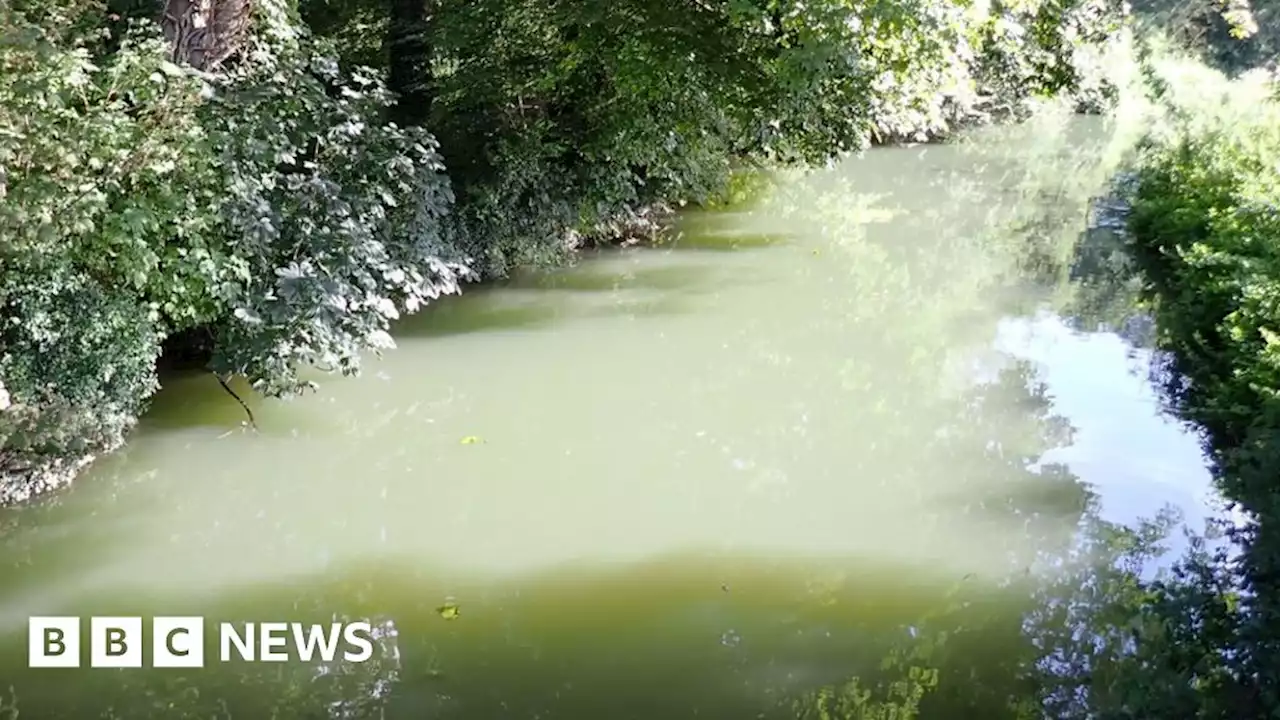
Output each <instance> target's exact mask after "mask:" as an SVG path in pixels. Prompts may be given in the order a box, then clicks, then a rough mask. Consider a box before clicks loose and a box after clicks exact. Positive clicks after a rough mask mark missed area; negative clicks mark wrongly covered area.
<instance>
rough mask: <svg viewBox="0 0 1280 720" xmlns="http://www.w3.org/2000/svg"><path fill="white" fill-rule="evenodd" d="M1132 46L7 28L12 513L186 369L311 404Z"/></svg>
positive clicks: (1018, 24)
mask: <svg viewBox="0 0 1280 720" xmlns="http://www.w3.org/2000/svg"><path fill="white" fill-rule="evenodd" d="M1121 19H1122V11H1121V8H1120V7H1119V4H1118V3H1105V2H1102V0H1079V1H1076V2H1068V3H1060V2H1052V3H1050V2H1044V3H1040V2H1019V3H1000V4H996V5H994V6H991V7H985V6H981V5H970V4H969V3H963V2H952V1H951V0H923V1H916V0H909V1H900V0H885V1H883V2H874V3H851V2H845V1H843V0H825V1H824V2H819V3H799V2H786V1H779V0H770V1H769V2H764V1H760V2H741V1H735V2H714V3H686V2H673V1H671V0H627V1H626V2H611V3H571V2H560V1H559V0H483V1H482V2H475V1H467V2H462V1H457V2H455V1H453V0H440V1H438V2H436V1H433V2H425V1H419V2H407V3H406V2H389V3H382V2H367V1H361V0H332V1H330V2H325V1H322V0H306V1H305V2H302V3H300V4H299V5H296V6H295V5H294V4H292V3H289V2H285V1H284V0H234V1H233V0H219V1H218V2H214V3H211V4H209V5H208V7H205V6H204V5H201V4H197V3H188V2H184V1H182V0H169V2H167V3H165V4H164V7H160V6H159V3H155V2H146V1H145V0H143V1H137V2H133V1H130V2H126V0H113V2H109V3H108V4H107V5H106V6H100V5H98V4H96V3H95V0H78V1H77V2H75V3H71V4H67V3H52V2H42V1H41V0H3V2H0V34H2V39H3V42H2V43H0V197H3V200H4V201H3V203H0V238H2V243H0V317H3V318H4V322H3V324H2V325H0V388H3V391H2V392H3V395H2V396H0V478H3V482H0V488H2V489H0V502H3V501H4V500H6V499H7V500H13V499H20V498H22V497H27V496H29V495H31V494H33V493H36V492H39V491H41V490H43V489H47V487H49V486H51V485H53V484H55V483H56V482H57V481H59V480H61V479H65V477H66V476H68V475H69V472H70V471H73V470H74V469H75V467H76V465H77V464H78V463H79V462H80V461H81V460H82V459H83V458H87V457H91V456H92V455H94V454H96V453H100V452H102V451H106V450H110V449H111V448H113V447H116V446H117V445H118V444H119V443H120V442H122V440H123V437H124V435H125V434H126V433H127V431H128V430H129V428H130V427H131V426H132V424H133V422H134V420H135V418H136V417H137V416H138V414H139V413H140V412H141V411H142V409H143V408H144V407H145V405H146V402H147V399H148V398H149V397H150V396H151V394H152V393H153V392H154V391H155V390H156V388H157V384H158V380H157V365H158V363H159V362H160V361H161V359H162V358H163V359H164V360H165V361H166V362H171V363H179V362H181V363H183V364H187V365H195V366H197V367H204V368H206V369H208V370H210V371H212V372H215V373H217V374H218V375H219V376H220V377H228V376H238V377H243V378H245V379H247V380H248V381H249V383H251V384H252V386H253V387H254V388H255V389H257V390H259V391H261V392H263V393H266V394H269V395H273V396H289V395H291V394H295V393H297V392H299V391H301V390H304V389H306V388H307V387H309V383H307V382H304V381H303V380H301V379H300V377H299V375H298V370H299V368H301V367H308V366H310V367H318V368H321V369H324V370H331V371H340V372H346V373H353V372H356V371H357V370H358V368H359V358H360V354H361V353H362V352H366V351H370V350H372V351H378V350H381V349H383V348H387V347H390V346H391V345H392V341H391V338H390V336H389V335H388V332H387V331H388V329H389V323H390V321H391V320H393V319H394V318H396V317H398V316H399V315H400V314H402V313H411V312H413V311H415V310H416V309H418V308H420V307H422V306H423V305H424V304H425V303H427V302H430V301H432V300H433V299H435V298H437V297H439V296H440V295H442V294H449V293H454V292H457V291H459V289H460V286H461V284H462V283H464V282H466V281H467V280H469V279H473V278H484V277H492V276H496V275H501V274H503V273H506V272H508V271H509V270H510V269H511V268H513V267H515V266H519V265H526V264H530V263H540V262H555V261H557V260H558V259H560V258H561V257H562V256H563V255H564V253H565V252H566V251H567V250H570V249H572V248H573V247H575V246H577V245H581V244H582V243H585V242H595V241H608V240H617V239H619V238H621V237H624V236H627V235H629V234H635V233H637V232H642V231H652V230H653V229H654V228H655V223H657V222H659V221H660V220H661V217H662V213H663V211H664V209H665V208H670V207H673V206H679V205H682V204H687V203H700V202H706V201H708V200H709V199H713V198H714V197H715V196H716V195H717V193H720V192H721V191H722V190H723V188H724V186H725V182H726V178H727V177H728V176H729V173H730V172H731V171H732V170H733V169H734V168H735V167H738V166H741V165H742V164H743V163H748V164H749V163H762V162H763V163H793V162H800V161H803V162H810V163H812V162H821V161H824V160H826V159H829V158H831V157H834V156H836V155H838V154H839V153H841V152H846V151H850V150H855V149H858V148H861V147H865V146H866V145H868V144H870V143H872V142H876V141H891V140H895V139H904V138H915V139H927V138H931V137H939V136H944V135H946V134H947V133H949V132H951V131H953V130H954V129H955V128H957V127H960V126H963V125H965V124H967V123H972V122H979V121H983V120H987V119H991V118H1000V117H1008V116H1011V115H1017V114H1019V113H1020V112H1021V111H1022V109H1023V107H1024V106H1025V102H1026V101H1027V100H1029V99H1031V98H1034V97H1038V96H1044V95H1051V94H1055V93H1064V92H1067V93H1074V94H1075V96H1077V97H1078V100H1079V102H1080V103H1081V104H1084V105H1090V106H1098V105H1099V104H1100V103H1101V102H1103V101H1104V100H1105V97H1106V95H1107V92H1108V88H1107V87H1105V86H1104V85H1102V84H1100V83H1098V82H1097V81H1096V79H1095V76H1094V74H1093V73H1092V72H1091V67H1092V66H1091V64H1090V63H1093V64H1094V65H1096V55H1097V53H1096V52H1095V51H1096V50H1097V48H1098V47H1099V45H1100V43H1102V42H1103V41H1104V40H1105V38H1106V37H1107V35H1108V33H1109V32H1110V31H1111V30H1113V29H1114V28H1115V27H1116V26H1117V23H1118V22H1120V21H1121ZM198 21H200V22H198ZM202 23H203V25H202ZM388 82H389V83H390V90H388V87H387V84H386V83H388ZM55 471H57V472H55Z"/></svg>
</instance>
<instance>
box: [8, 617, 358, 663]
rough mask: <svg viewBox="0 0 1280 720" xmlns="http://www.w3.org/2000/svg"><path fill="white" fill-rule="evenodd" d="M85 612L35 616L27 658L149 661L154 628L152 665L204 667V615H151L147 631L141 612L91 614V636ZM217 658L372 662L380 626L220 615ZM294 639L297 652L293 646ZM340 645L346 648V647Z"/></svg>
mask: <svg viewBox="0 0 1280 720" xmlns="http://www.w3.org/2000/svg"><path fill="white" fill-rule="evenodd" d="M80 630H81V619H80V618H78V617H33V618H30V619H29V620H28V623H27V633H28V635H27V643H28V661H27V664H28V665H29V666H30V667H33V668H78V667H80V661H81V659H82V658H81V651H82V649H83V646H84V645H85V644H87V645H88V648H89V667H91V668H140V667H143V649H144V647H145V646H146V645H145V644H146V642H147V635H149V637H150V643H151V653H150V655H151V667H158V668H198V667H204V664H205V657H204V656H205V643H204V630H205V621H204V618H202V617H157V618H152V620H151V625H150V632H149V633H145V634H144V632H143V622H142V618H140V617H91V618H89V635H88V642H87V643H82V642H81V640H82V638H81V633H80ZM217 633H218V660H219V661H220V662H224V663H225V662H232V660H233V659H237V658H238V659H239V660H241V661H245V662H289V661H291V660H295V659H296V660H300V661H303V662H308V661H311V660H313V659H316V658H318V659H320V660H323V661H325V662H333V661H334V660H335V659H339V658H340V659H342V660H345V661H347V662H357V663H358V662H365V661H367V660H369V659H370V658H371V657H373V638H374V633H373V628H372V627H371V626H370V624H369V623H367V622H351V623H337V622H335V623H330V624H327V625H309V624H303V623H285V622H265V623H257V624H255V623H239V624H236V623H218V625H217ZM291 646H292V650H293V652H292V653H291V652H290V647H291ZM339 651H341V652H339Z"/></svg>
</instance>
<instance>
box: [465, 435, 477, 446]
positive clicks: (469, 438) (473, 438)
mask: <svg viewBox="0 0 1280 720" xmlns="http://www.w3.org/2000/svg"><path fill="white" fill-rule="evenodd" d="M478 442H480V438H478V437H476V436H475V435H468V436H466V437H464V438H462V444H463V445H475V444H476V443H478Z"/></svg>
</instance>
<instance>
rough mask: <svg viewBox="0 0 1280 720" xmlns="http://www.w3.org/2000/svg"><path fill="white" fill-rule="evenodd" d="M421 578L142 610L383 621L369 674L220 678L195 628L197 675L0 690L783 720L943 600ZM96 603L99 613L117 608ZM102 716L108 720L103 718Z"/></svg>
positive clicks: (654, 582) (841, 570)
mask: <svg viewBox="0 0 1280 720" xmlns="http://www.w3.org/2000/svg"><path fill="white" fill-rule="evenodd" d="M428 575H429V573H428V572H427V571H426V570H424V569H423V568H421V567H417V566H415V565H413V564H412V563H406V564H403V565H395V564H388V563H382V564H378V565H365V566H363V567H353V568H347V569H345V570H338V569H335V570H332V571H330V572H327V573H325V574H324V575H323V576H320V577H313V578H304V579H300V580H298V581H296V582H295V583H275V584H268V585H260V586H258V587H256V588H255V589H253V590H244V591H235V592H226V593H222V594H221V596H219V597H213V598H201V599H200V600H199V601H196V602H188V601H182V602H174V601H165V600H159V599H156V600H153V601H151V602H147V603H145V604H146V605H148V606H149V607H148V610H146V611H143V612H142V613H141V614H143V615H144V617H146V616H149V615H150V614H152V613H154V614H173V615H185V614H189V615H204V616H206V617H208V618H209V619H210V622H215V621H226V622H239V621H241V619H242V618H243V619H244V620H245V621H257V622H262V621H266V620H270V619H273V618H280V619H288V620H289V621H291V622H321V623H324V622H330V621H332V620H333V619H334V618H335V617H337V618H350V619H361V618H363V619H369V620H371V621H374V622H377V623H381V622H385V621H391V622H392V623H393V624H394V628H395V635H394V637H393V638H391V641H390V646H389V647H387V648H386V649H385V651H383V652H379V653H377V655H375V658H374V659H373V660H372V661H370V662H368V663H365V664H351V663H341V662H337V663H335V664H334V665H331V666H329V667H328V668H324V667H322V666H321V663H318V662H293V663H288V664H277V665H272V664H269V663H268V664H246V663H241V662H232V663H228V664H220V663H217V662H216V660H215V658H216V656H217V653H218V651H219V650H218V643H217V639H216V637H215V636H214V635H215V633H214V632H213V631H212V629H211V628H209V626H206V627H207V631H206V637H205V647H206V660H207V661H206V666H205V667H204V668H202V669H200V670H180V669H172V670H162V671H148V670H126V671H120V672H113V671H109V670H107V671H104V670H94V671H91V672H90V671H81V670H65V671H62V672H60V673H56V674H55V673H48V672H46V673H38V672H32V671H28V670H25V669H23V668H21V667H20V666H19V665H17V664H16V663H15V662H14V660H15V659H16V658H13V657H9V656H6V657H4V658H0V676H3V677H5V678H6V679H7V680H9V681H10V682H11V683H13V684H14V685H15V687H16V688H17V699H18V702H19V707H20V708H22V709H23V711H24V712H31V713H34V714H33V715H32V716H33V717H46V715H41V714H40V713H41V712H42V711H43V710H45V709H51V708H55V707H56V708H57V709H58V711H59V712H60V713H61V714H60V717H70V718H80V717H84V718H97V717H108V718H110V717H118V718H122V719H123V718H130V719H131V720H144V719H149V718H156V719H157V720H159V719H160V718H164V719H166V720H168V719H173V720H187V719H188V718H189V719H191V720H194V719H195V718H228V719H229V718H271V717H279V718H337V717H344V718H352V719H355V718H361V719H364V718H368V719H369V720H372V719H373V718H386V719H396V718H404V719H406V720H408V719H409V718H422V717H440V718H453V717H521V718H534V717H544V718H557V717H611V718H612V717H617V718H636V719H640V718H646V719H647V718H658V717H696V716H708V717H724V718H728V717H756V718H774V717H777V718H785V717H794V714H793V713H792V712H791V707H790V705H791V700H793V699H794V698H795V697H796V696H797V693H798V691H802V690H804V689H807V688H811V687H815V686H820V685H825V684H830V683H838V682H840V681H841V680H843V679H844V678H847V677H848V676H850V675H855V674H860V675H863V676H869V675H874V674H875V673H876V672H877V670H878V667H879V665H880V663H881V661H882V660H883V658H884V657H885V655H886V654H887V653H888V652H889V651H890V650H891V649H892V648H893V647H894V646H895V645H898V644H901V643H902V642H903V641H904V640H910V635H909V632H910V629H912V628H918V627H921V626H922V624H923V622H922V618H924V617H927V616H933V617H935V618H937V617H941V616H942V615H944V614H945V609H944V608H942V607H940V606H939V605H938V603H937V601H936V598H937V597H940V596H942V595H944V594H945V593H946V591H947V588H952V587H955V586H956V580H955V579H948V580H942V579H937V578H930V577H929V576H927V575H922V576H915V575H913V574H912V573H911V572H910V571H909V570H906V569H904V568H903V567H901V566H896V565H891V564H888V563H886V564H884V565H883V566H876V565H875V564H867V563H859V564H858V565H857V566H856V567H850V566H847V565H844V564H841V563H838V562H806V561H803V560H801V559H799V558H792V557H779V558H774V559H768V558H754V559H753V558H741V557H740V558H731V557H723V556H722V557H708V556H694V555H684V556H680V557H666V558H656V559H654V560H652V561H647V562H643V563H638V564H628V565H618V566H613V567H587V566H581V567H569V566H566V567H562V568H560V569H556V570H550V571H544V572H540V573H538V574H536V575H530V576H524V577H518V578H511V579H509V580H507V581H504V582H497V583H493V582H486V583H476V584H468V583H466V582H462V583H452V584H446V583H441V582H439V581H438V580H437V581H435V582H429V581H426V580H425V578H426V577H428ZM868 588H874V592H867V591H866V590H867V589H868ZM1017 592H1018V591H1017V590H1015V591H1013V592H1007V591H998V590H995V589H994V588H991V587H990V586H980V585H979V584H977V583H971V587H970V588H969V590H968V591H967V595H966V599H968V600H970V601H972V603H976V606H974V605H971V607H970V609H969V610H968V611H967V615H966V617H965V619H964V623H965V625H966V626H967V627H970V628H977V627H979V626H980V624H981V621H989V620H990V618H991V617H992V616H1001V617H1005V618H1009V617H1015V618H1016V616H1017V615H1016V608H1017V606H1018V603H1019V600H1018V597H1017ZM924 598H934V599H930V600H925V599H924ZM886 601H888V602H886ZM445 602H454V603H456V607H457V609H458V614H457V616H456V617H454V618H452V619H449V618H447V617H446V615H445V614H443V613H441V612H439V610H438V609H439V608H440V607H441V606H442V604H443V603H445ZM87 605H88V603H86V607H87ZM92 605H93V608H94V611H95V614H103V613H106V612H108V611H109V610H112V609H114V606H115V603H114V602H113V601H111V600H109V599H108V600H104V599H101V598H98V599H96V600H95V601H94V602H93V603H92ZM138 607H139V603H138V602H137V601H136V600H135V601H134V602H133V603H130V604H129V605H128V610H127V612H125V614H129V615H137V614H139V610H138ZM119 609H120V610H121V611H122V612H123V611H124V610H125V608H124V606H121V607H120V608H119ZM624 617H625V618H626V622H625V623H620V622H618V619H619V618H624ZM214 618H216V620H215V619H214ZM947 621H948V622H959V620H958V619H956V618H955V617H951V618H948V619H947ZM4 637H5V633H4V632H3V631H0V638H4ZM987 638H988V641H987V642H984V641H982V640H980V639H971V640H969V642H970V647H969V648H968V650H970V651H972V652H978V651H982V653H983V657H987V658H990V660H991V661H992V662H991V664H992V665H993V666H994V665H998V664H999V662H1000V659H1001V658H1006V657H1009V656H1010V648H1009V647H1001V645H1004V644H1006V643H1009V642H1016V638H998V642H997V643H992V642H990V641H989V639H990V638H991V636H990V635H988V636H987ZM6 646H8V643H6ZM970 664H973V663H970ZM979 664H981V663H979ZM335 666H336V667H335ZM338 678H342V679H343V680H345V682H342V683H338V682H335V680H336V679H338ZM67 683H74V684H75V685H76V687H77V689H78V691H77V693H76V694H75V695H76V697H75V698H74V699H73V698H69V697H67V695H66V693H65V692H63V689H64V688H65V687H66V685H67ZM655 688H661V691H660V692H654V689H655ZM197 689H198V691H197ZM769 708H772V710H770V709H769ZM108 709H110V710H111V712H112V713H113V714H103V711H104V710H108ZM335 709H343V710H344V711H343V712H340V713H339V712H335ZM677 709H678V710H677ZM673 711H675V712H677V714H676V715H673V714H672V713H673ZM23 717H25V715H23ZM49 717H51V716H49Z"/></svg>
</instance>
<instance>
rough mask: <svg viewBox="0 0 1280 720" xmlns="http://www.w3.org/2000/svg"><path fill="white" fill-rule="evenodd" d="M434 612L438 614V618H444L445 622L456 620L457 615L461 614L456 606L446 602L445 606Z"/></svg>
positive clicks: (453, 603)
mask: <svg viewBox="0 0 1280 720" xmlns="http://www.w3.org/2000/svg"><path fill="white" fill-rule="evenodd" d="M436 612H438V613H440V617H442V618H444V619H445V620H457V619H458V615H459V614H461V610H460V609H459V608H458V604H457V603H455V602H452V601H450V602H446V603H445V604H443V605H441V606H440V607H438V608H436Z"/></svg>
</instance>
